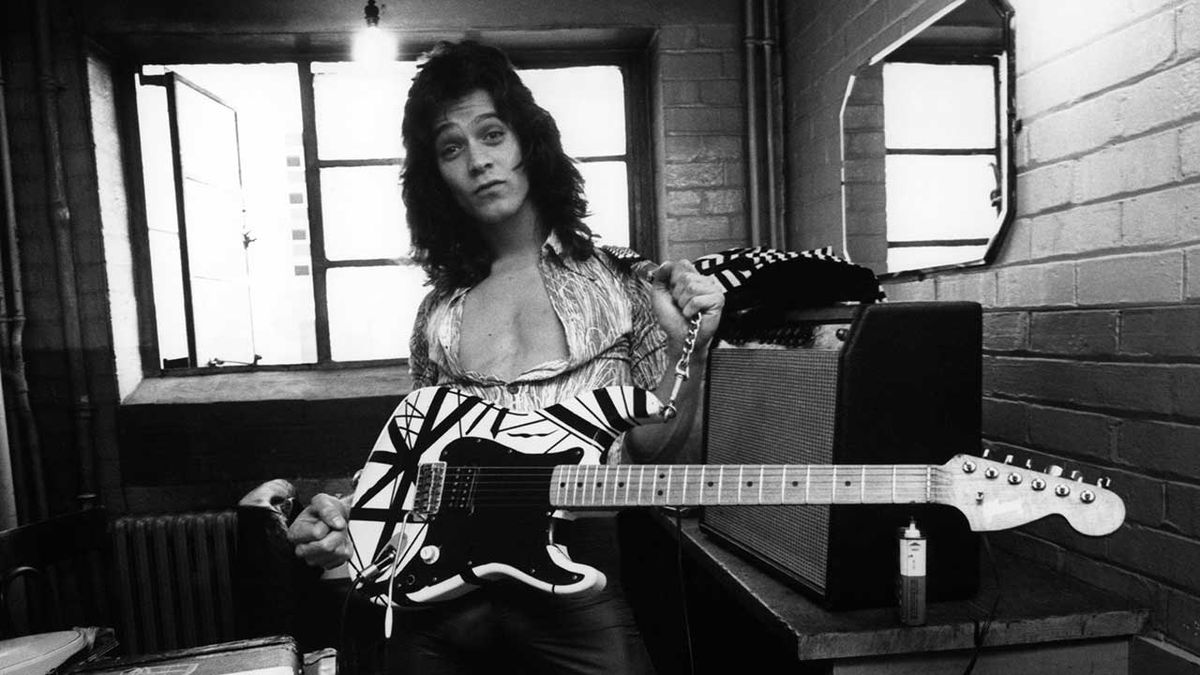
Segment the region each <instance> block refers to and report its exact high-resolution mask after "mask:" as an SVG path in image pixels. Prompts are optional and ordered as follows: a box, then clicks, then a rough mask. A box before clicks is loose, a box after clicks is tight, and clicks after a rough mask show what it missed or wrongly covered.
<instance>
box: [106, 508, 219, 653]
mask: <svg viewBox="0 0 1200 675" xmlns="http://www.w3.org/2000/svg"><path fill="white" fill-rule="evenodd" d="M112 525H113V527H112V535H113V538H112V545H113V550H112V554H113V562H114V572H115V574H114V578H115V583H116V588H115V589H114V591H115V593H116V597H117V600H118V602H117V603H116V604H117V613H118V616H117V617H116V619H117V621H118V624H117V626H115V627H116V628H117V639H118V641H119V642H120V643H121V651H122V652H123V653H125V654H128V655H135V654H146V653H150V652H158V651H163V650H170V649H182V648H186V647H195V646H198V645H204V644H211V643H214V642H224V641H228V640H233V639H235V624H234V607H233V581H232V580H233V564H234V560H235V557H234V556H235V554H236V550H235V549H236V542H237V513H236V512H235V511H233V510H228V511H213V512H206V513H186V514H177V515H155V516H122V517H121V518H118V519H117V520H116V521H114V522H113V524H112Z"/></svg>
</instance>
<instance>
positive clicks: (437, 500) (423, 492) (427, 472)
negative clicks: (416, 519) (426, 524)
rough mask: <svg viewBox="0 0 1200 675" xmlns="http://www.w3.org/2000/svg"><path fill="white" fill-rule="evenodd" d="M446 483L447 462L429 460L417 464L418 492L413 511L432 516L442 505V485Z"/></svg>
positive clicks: (414, 499)
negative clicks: (425, 462)
mask: <svg viewBox="0 0 1200 675" xmlns="http://www.w3.org/2000/svg"><path fill="white" fill-rule="evenodd" d="M445 483H446V463H445V462H429V463H428V464H419V465H417V485H416V494H415V496H414V497H413V513H415V514H417V515H421V516H432V515H434V514H436V513H437V512H438V509H440V508H441V505H442V487H443V486H444V485H445Z"/></svg>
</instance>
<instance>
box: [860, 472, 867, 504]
mask: <svg viewBox="0 0 1200 675" xmlns="http://www.w3.org/2000/svg"><path fill="white" fill-rule="evenodd" d="M866 498H867V465H866V464H863V467H862V474H861V476H860V477H859V479H858V501H860V502H861V501H864V500H865V499H866Z"/></svg>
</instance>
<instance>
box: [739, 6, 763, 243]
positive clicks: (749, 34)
mask: <svg viewBox="0 0 1200 675" xmlns="http://www.w3.org/2000/svg"><path fill="white" fill-rule="evenodd" d="M756 4H757V2H756V0H745V3H744V4H743V6H742V21H743V23H744V24H745V34H744V36H743V38H742V44H743V46H744V48H745V55H744V60H745V62H746V77H745V79H746V201H747V212H748V214H749V216H750V222H749V228H750V245H751V246H761V245H762V204H761V202H762V200H761V199H760V198H759V191H760V189H761V184H762V182H761V180H760V178H759V166H760V160H759V156H758V137H759V133H760V132H759V128H758V96H759V92H758V68H757V66H756V65H755V63H756V61H757V56H758V55H757V50H756V45H757V44H758V35H757V32H756V30H755V24H756V23H757V21H756V16H757V14H758V12H757V11H755V9H756V8H755V5H756Z"/></svg>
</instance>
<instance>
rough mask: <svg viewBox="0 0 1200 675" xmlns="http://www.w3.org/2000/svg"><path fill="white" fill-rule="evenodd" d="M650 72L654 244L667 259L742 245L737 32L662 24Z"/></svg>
mask: <svg viewBox="0 0 1200 675" xmlns="http://www.w3.org/2000/svg"><path fill="white" fill-rule="evenodd" d="M656 53H657V58H656V67H655V68H654V79H655V90H656V94H655V95H656V98H657V99H658V101H657V106H656V109H657V115H658V117H659V119H658V127H659V128H658V130H657V133H658V139H657V141H658V144H659V150H658V155H659V158H660V163H659V167H658V168H659V171H658V182H659V186H658V190H659V205H658V209H659V219H658V220H659V223H660V230H659V242H660V248H661V249H662V251H663V253H664V254H665V255H666V256H667V257H670V258H688V259H692V258H695V257H697V256H700V255H704V254H706V253H713V252H715V251H719V250H722V249H725V248H729V247H732V246H744V245H745V242H746V241H747V232H746V178H745V173H746V172H745V159H744V157H745V146H744V144H745V140H744V139H745V124H746V121H745V119H746V115H745V111H744V108H743V106H744V103H743V101H744V100H745V93H744V87H745V85H744V78H743V73H744V70H743V69H744V65H743V58H742V52H741V33H740V29H739V27H738V26H735V25H729V24H721V25H699V26H664V27H663V28H662V29H661V30H660V32H659V36H658V44H657V49H656Z"/></svg>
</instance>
